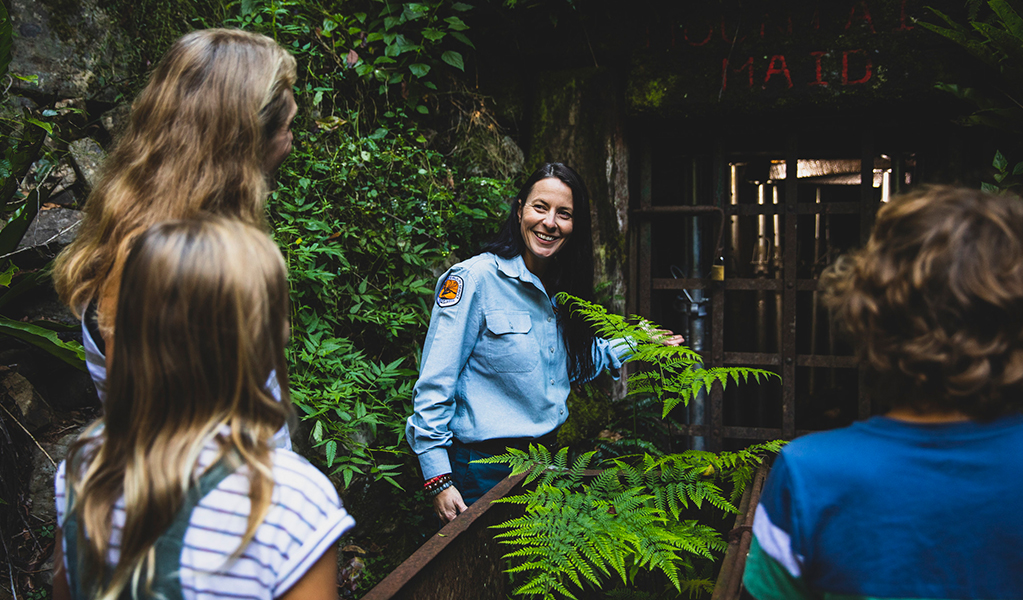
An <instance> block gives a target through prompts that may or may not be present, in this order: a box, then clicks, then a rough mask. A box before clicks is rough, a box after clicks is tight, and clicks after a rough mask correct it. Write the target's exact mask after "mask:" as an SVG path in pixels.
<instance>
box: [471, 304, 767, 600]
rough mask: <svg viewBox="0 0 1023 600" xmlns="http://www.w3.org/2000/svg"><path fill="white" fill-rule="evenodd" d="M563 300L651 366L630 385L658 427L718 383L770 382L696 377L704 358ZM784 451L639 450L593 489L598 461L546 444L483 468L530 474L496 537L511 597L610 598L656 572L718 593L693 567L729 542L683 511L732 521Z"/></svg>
mask: <svg viewBox="0 0 1023 600" xmlns="http://www.w3.org/2000/svg"><path fill="white" fill-rule="evenodd" d="M559 302H560V303H561V304H562V305H563V306H566V307H568V308H569V310H573V311H577V312H578V313H579V314H580V315H582V316H583V317H584V318H585V319H586V320H587V321H589V322H590V323H591V324H592V325H593V326H594V329H595V330H596V331H597V332H598V335H600V336H602V337H605V338H608V339H617V340H621V341H622V342H621V343H626V344H628V345H629V350H630V351H629V354H630V355H631V360H632V361H636V362H641V363H645V364H646V366H647V367H648V368H647V369H644V370H640V371H639V372H637V373H634V374H633V375H631V376H630V377H629V387H630V391H631V392H632V394H634V395H638V396H639V397H646V398H649V399H651V400H655V401H656V402H657V403H659V404H660V405H661V406H662V409H661V417H662V418H664V417H666V416H667V415H668V414H669V413H670V412H671V410H672V409H673V408H674V407H675V406H677V405H679V404H683V405H684V404H688V402H689V400H691V399H692V398H693V397H694V396H695V394H696V393H698V391H699V390H703V389H706V390H709V389H710V387H711V386H712V385H713V384H714V383H715V382H717V383H719V384H720V385H722V386H725V385H727V384H729V383H737V382H739V381H740V380H742V381H747V380H748V379H749V378H750V377H753V378H754V379H755V380H756V381H757V382H759V381H761V380H762V379H766V378H768V377H771V376H777V375H775V374H774V373H771V372H769V371H763V370H759V369H749V368H740V367H729V368H724V367H722V368H711V369H706V368H703V365H702V362H701V359H700V356H699V354H697V353H695V352H693V351H692V350H690V349H689V348H686V347H684V346H679V347H671V346H665V345H663V344H662V343H661V342H662V341H663V339H664V337H665V336H666V335H667V334H666V332H664V331H663V330H661V329H660V328H658V327H657V326H656V325H655V324H654V323H652V322H650V321H648V320H646V319H643V318H641V317H636V316H633V317H632V318H630V319H626V318H623V317H621V316H618V315H613V314H609V313H607V311H606V310H605V309H604V308H602V307H600V306H599V305H595V304H592V303H589V302H585V301H583V300H580V299H578V298H574V297H572V296H568V295H561V296H559ZM622 442H624V440H620V441H619V442H617V443H622ZM632 444H633V445H636V441H633V442H632ZM604 445H605V446H609V445H614V444H604ZM781 446H782V442H768V443H765V444H759V445H755V446H751V447H749V448H747V449H745V450H742V451H739V452H724V453H720V454H714V453H711V452H700V451H693V450H688V451H685V452H682V453H681V454H664V453H662V452H660V451H659V449H657V448H656V447H655V446H654V445H653V444H652V443H650V442H649V441H646V442H645V444H644V445H642V447H644V448H647V449H649V450H650V451H649V452H645V453H643V454H642V455H627V456H618V457H617V458H613V459H610V460H607V461H606V462H605V464H606V466H607V468H605V469H604V470H603V471H602V472H601V473H600V474H599V475H598V476H596V477H595V478H594V479H593V480H592V481H590V482H587V479H586V478H585V477H584V471H585V470H586V469H587V468H588V467H589V466H590V465H591V464H592V463H593V462H594V458H595V456H596V455H597V452H596V451H592V452H587V453H584V454H582V455H581V456H580V457H578V458H577V459H576V460H575V461H574V462H573V463H572V465H571V466H569V464H568V450H567V449H566V448H562V449H561V450H560V451H559V452H558V453H557V454H556V455H555V456H554V457H552V456H551V455H550V452H549V451H548V450H547V449H546V448H544V447H542V446H531V447H530V449H529V452H524V451H521V450H514V449H509V451H508V453H507V454H504V455H501V456H496V457H492V458H489V459H484V460H483V461H481V462H503V463H508V464H510V465H511V467H512V472H513V473H514V474H519V473H528V475H527V477H526V484H527V485H528V484H530V483H535V487H534V488H532V489H530V490H529V491H527V492H526V493H524V494H522V495H519V496H514V497H511V498H507V499H504V500H501V502H512V503H517V504H522V505H524V506H525V515H524V516H523V517H521V518H518V519H513V520H511V521H508V522H506V523H502V524H501V525H499V526H498V527H499V528H502V529H505V530H506V531H504V532H502V533H500V534H499V535H498V536H497V537H499V538H501V539H502V540H503V542H504V543H506V544H509V545H511V546H513V547H514V549H513V550H512V551H511V552H509V553H508V554H506V555H505V558H507V559H509V560H510V561H511V567H510V568H509V572H510V573H513V574H524V576H525V577H526V580H525V581H524V582H523V583H521V584H520V585H519V586H518V587H517V588H516V589H515V593H516V594H519V595H525V596H537V597H542V598H544V599H548V598H555V597H557V596H558V595H560V596H561V597H567V598H575V597H576V594H577V593H579V590H580V589H583V588H585V587H594V588H599V589H601V590H602V591H607V589H608V588H609V587H611V585H612V584H611V583H610V582H608V581H607V580H608V579H610V578H612V576H613V575H616V576H617V578H618V579H620V580H621V582H622V585H631V584H632V583H633V580H634V579H635V578H636V577H637V574H638V573H640V572H651V571H657V572H660V573H662V574H663V576H664V577H665V578H666V579H667V581H668V582H670V585H671V586H672V587H673V588H674V590H675V591H676V592H683V591H685V592H686V593H687V594H690V595H699V594H700V593H701V592H704V591H709V589H710V588H712V587H713V583H712V582H711V581H710V579H709V578H708V577H707V576H706V573H705V571H704V570H701V569H700V564H699V561H700V559H704V561H709V560H712V559H713V558H714V553H715V552H722V551H723V550H724V548H725V546H726V544H725V542H724V541H723V540H722V539H721V536H720V534H719V533H718V532H717V530H715V529H714V528H713V527H711V526H710V525H708V524H706V523H701V522H700V521H699V520H698V519H694V518H691V517H692V515H691V514H690V513H692V512H693V511H699V510H701V509H709V510H712V511H716V512H718V513H735V512H738V511H737V510H736V507H735V506H736V503H737V501H738V499H739V497H740V496H742V493H743V491H744V490H745V488H746V486H747V485H748V484H749V483H750V481H752V479H753V476H754V473H755V471H756V469H757V468H758V467H759V465H760V463H761V462H762V461H763V459H764V455H765V454H767V453H774V452H777V451H778V450H779V449H780V448H781ZM687 515H688V516H687Z"/></svg>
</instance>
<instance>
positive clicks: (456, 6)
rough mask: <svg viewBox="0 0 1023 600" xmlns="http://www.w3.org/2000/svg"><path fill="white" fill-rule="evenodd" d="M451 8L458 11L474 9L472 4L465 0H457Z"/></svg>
mask: <svg viewBox="0 0 1023 600" xmlns="http://www.w3.org/2000/svg"><path fill="white" fill-rule="evenodd" d="M451 8H452V9H454V10H457V11H458V12H465V11H467V10H472V5H471V4H466V3H465V2H455V3H454V4H452V5H451Z"/></svg>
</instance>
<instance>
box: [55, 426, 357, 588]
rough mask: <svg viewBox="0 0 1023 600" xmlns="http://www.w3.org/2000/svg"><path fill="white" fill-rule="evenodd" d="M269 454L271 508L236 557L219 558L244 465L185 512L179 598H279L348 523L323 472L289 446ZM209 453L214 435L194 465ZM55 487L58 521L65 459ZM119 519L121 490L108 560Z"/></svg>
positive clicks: (231, 543)
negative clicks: (186, 521)
mask: <svg viewBox="0 0 1023 600" xmlns="http://www.w3.org/2000/svg"><path fill="white" fill-rule="evenodd" d="M271 456H272V460H273V476H274V491H273V497H272V504H271V507H270V511H269V513H268V514H267V516H266V519H265V520H264V521H263V523H262V524H260V525H259V527H258V529H257V530H256V536H255V538H254V539H253V540H252V542H250V543H249V545H248V546H246V547H245V550H244V551H243V552H242V554H241V556H240V557H239V558H238V559H237V560H235V561H233V562H231V563H226V561H227V558H228V557H229V556H230V555H231V554H232V553H233V552H234V551H235V550H237V549H238V546H239V543H240V542H241V539H242V536H243V535H244V533H245V529H246V525H247V519H248V514H249V507H250V503H249V496H248V491H249V481H248V477H247V475H246V473H247V469H246V467H245V466H242V467H241V468H239V469H238V470H237V471H236V472H234V473H232V474H231V475H229V476H227V478H225V479H224V480H223V481H222V482H221V483H220V484H219V485H218V486H217V487H216V488H215V489H214V490H213V491H211V492H210V493H209V494H207V495H206V496H205V497H204V498H203V499H202V500H201V501H200V502H199V504H198V506H196V508H195V510H194V511H193V512H192V516H191V519H190V521H189V526H188V530H187V531H186V533H185V537H184V549H183V550H182V554H181V571H180V574H181V589H182V591H183V593H184V597H185V600H214V599H217V598H230V599H252V600H271V599H273V598H279V597H280V596H282V595H283V594H284V593H285V592H287V591H288V590H289V589H290V588H291V587H292V586H294V585H295V583H296V582H298V581H299V580H300V579H301V578H302V577H303V576H304V575H305V573H306V572H307V571H308V570H309V568H310V567H312V566H313V564H314V563H315V562H316V561H317V560H318V559H319V558H320V557H321V556H322V555H323V553H324V552H326V551H327V550H328V549H329V548H330V547H331V545H332V544H334V543H336V542H337V539H338V538H339V537H340V536H341V535H343V534H344V533H345V532H346V531H348V530H349V529H351V528H352V527H354V526H355V520H354V519H353V518H352V517H351V515H349V514H348V512H347V511H345V509H344V507H343V506H342V505H341V500H340V499H339V498H338V495H337V491H336V490H335V489H334V486H333V485H332V484H331V483H330V480H329V479H327V477H326V476H325V475H323V473H321V472H320V471H319V470H317V469H316V468H315V467H313V466H312V465H310V464H309V463H308V462H307V461H306V460H305V459H304V458H302V457H301V456H299V455H297V454H295V453H294V452H291V451H290V450H284V449H280V448H277V449H274V450H272V452H271ZM216 457H217V450H216V443H215V442H211V443H210V445H209V446H208V447H207V448H206V449H205V450H203V452H202V454H201V456H200V459H199V466H200V469H205V468H206V467H208V466H209V465H210V464H211V463H212V462H213V461H215V460H216ZM55 487H56V501H57V524H58V525H59V526H60V527H63V526H64V517H65V514H66V510H67V499H66V495H65V463H64V462H61V464H60V467H59V468H58V470H57V476H56V482H55ZM124 520H125V513H124V498H121V499H120V500H118V502H117V504H115V506H114V513H113V532H112V534H111V545H110V551H109V554H108V556H107V561H108V563H109V564H110V565H111V566H113V565H115V564H116V563H117V560H118V558H119V556H120V550H119V548H120V541H121V532H122V528H123V526H124ZM65 550H66V546H65ZM65 572H66V570H65Z"/></svg>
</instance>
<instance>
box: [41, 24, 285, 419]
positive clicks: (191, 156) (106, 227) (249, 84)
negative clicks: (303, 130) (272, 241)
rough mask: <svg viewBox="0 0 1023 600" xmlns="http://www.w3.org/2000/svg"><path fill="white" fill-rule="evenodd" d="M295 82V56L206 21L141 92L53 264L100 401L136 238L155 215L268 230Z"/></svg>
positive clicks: (266, 41) (257, 37) (158, 218)
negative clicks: (209, 218) (210, 218)
mask: <svg viewBox="0 0 1023 600" xmlns="http://www.w3.org/2000/svg"><path fill="white" fill-rule="evenodd" d="M294 83H295V59H294V57H292V56H291V55H290V54H288V53H287V52H286V51H285V50H284V49H283V48H281V47H280V46H279V45H278V44H277V43H275V42H274V41H273V40H271V39H270V38H268V37H266V36H262V35H258V34H254V33H249V32H245V31H239V30H231V29H209V30H203V31H193V32H191V33H189V34H187V35H185V36H183V37H182V38H180V39H179V40H177V41H176V42H175V43H174V45H173V46H171V48H170V50H168V51H167V54H166V55H165V56H164V57H163V59H162V60H161V62H160V64H159V65H158V66H157V67H156V69H155V71H154V72H153V74H152V76H151V77H150V79H149V82H148V84H147V85H146V87H145V89H143V90H142V92H141V93H140V94H139V96H138V98H136V100H135V102H134V104H133V105H132V113H131V121H130V124H129V125H128V127H127V130H126V132H125V133H124V135H123V136H122V137H121V139H120V140H119V141H118V142H117V144H116V146H115V147H114V149H113V151H112V152H111V154H110V156H109V158H108V159H107V161H106V163H105V164H104V167H103V171H102V173H101V176H100V180H99V182H98V183H97V185H96V187H95V189H94V190H93V192H92V193H91V194H90V196H89V198H88V199H87V201H86V204H85V218H84V219H83V221H82V225H81V229H80V230H79V232H78V236H77V239H76V240H75V241H74V242H73V243H72V244H71V245H70V246H68V247H67V248H66V249H65V250H64V252H62V253H61V255H60V256H59V257H58V258H57V262H56V265H55V268H54V283H55V285H56V288H57V292H58V293H59V294H60V297H61V299H62V300H63V301H64V302H65V303H66V304H67V305H68V306H69V307H71V310H72V311H74V312H75V314H76V315H77V316H78V317H79V318H81V319H82V323H83V338H84V344H85V347H86V356H87V362H88V367H89V370H90V373H91V374H92V376H93V379H94V380H95V382H96V388H97V392H98V393H99V395H100V398H101V399H102V398H104V396H105V379H106V362H105V354H106V353H107V345H108V344H109V343H110V341H111V340H112V339H113V331H114V324H115V322H116V318H115V313H116V299H117V294H118V288H119V286H120V283H121V280H122V270H123V265H124V260H125V256H126V255H127V252H128V248H129V247H130V246H131V243H132V240H133V238H134V237H136V236H137V235H138V234H139V233H141V232H142V231H145V230H146V228H147V227H149V226H150V225H153V224H154V223H159V222H161V221H166V220H170V219H183V218H193V217H197V216H200V215H218V216H222V217H226V218H230V219H236V220H238V221H241V222H244V223H248V224H250V225H254V226H256V227H259V228H262V229H266V222H265V208H264V205H265V201H266V197H267V194H268V180H269V177H270V176H271V175H272V174H273V172H274V171H275V170H276V169H277V167H278V166H279V165H280V163H281V161H283V160H284V158H285V157H286V156H287V155H288V153H289V152H290V151H291V139H292V138H291V131H290V126H291V121H292V119H293V118H294V117H295V113H296V106H295V100H294V98H293V96H292V91H291V88H292V86H293V85H294ZM267 375H269V373H264V381H266V378H267ZM285 439H286V438H285Z"/></svg>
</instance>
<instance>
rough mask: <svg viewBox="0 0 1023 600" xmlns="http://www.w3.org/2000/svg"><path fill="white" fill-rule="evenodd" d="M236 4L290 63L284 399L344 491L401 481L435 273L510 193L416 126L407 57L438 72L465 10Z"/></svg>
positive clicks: (278, 214)
mask: <svg viewBox="0 0 1023 600" xmlns="http://www.w3.org/2000/svg"><path fill="white" fill-rule="evenodd" d="M239 8H240V10H241V12H240V13H239V15H238V16H237V17H235V18H233V19H231V20H229V24H231V25H235V26H241V27H245V28H249V29H254V30H256V31H259V32H262V33H265V34H267V35H270V36H272V37H274V38H275V39H277V40H278V42H279V43H281V44H282V45H284V46H285V47H286V48H288V49H289V50H290V51H291V52H292V53H293V54H294V55H295V56H296V58H297V59H298V61H299V65H300V67H299V81H298V84H297V86H296V87H297V90H296V100H297V101H298V103H299V106H300V109H299V116H298V118H297V119H296V123H295V125H294V126H293V132H294V134H295V142H294V150H293V152H292V155H291V157H290V158H289V159H288V160H287V161H286V162H285V164H284V165H283V166H282V168H281V169H280V171H279V172H278V174H277V178H276V179H277V189H276V190H275V191H274V192H273V194H272V197H271V200H270V213H271V225H272V229H273V231H274V235H275V237H276V239H277V241H278V243H279V244H280V245H281V248H282V249H283V250H284V253H285V256H286V258H287V261H288V265H289V268H290V271H291V273H290V275H291V278H290V279H291V286H292V306H293V310H292V313H293V315H292V337H293V342H292V345H291V348H290V350H289V357H290V366H291V371H290V373H291V378H292V380H291V383H292V393H293V400H294V401H295V403H296V405H297V406H298V407H299V408H300V409H301V411H302V412H303V413H304V415H305V421H306V423H307V424H309V434H310V435H311V438H312V441H313V443H314V445H315V446H317V447H318V448H320V450H321V452H322V456H323V458H324V461H325V463H326V465H327V466H328V468H329V469H330V470H331V472H333V473H336V474H338V475H340V476H341V478H342V481H343V482H344V484H345V485H346V486H349V485H351V484H352V482H353V481H354V480H355V478H357V477H368V478H371V479H372V480H382V481H387V482H389V483H391V484H393V485H395V486H400V482H399V479H400V478H399V477H398V475H399V473H400V471H401V467H402V464H403V462H404V460H405V457H406V456H407V454H406V450H403V449H402V448H403V439H404V435H403V428H404V422H405V418H406V417H407V416H408V415H409V414H411V404H410V398H411V388H412V384H413V383H414V377H415V375H416V371H415V368H416V358H417V353H418V350H419V346H420V344H421V343H422V339H423V337H424V336H425V333H426V326H427V324H428V319H429V314H430V304H429V301H430V297H431V296H432V294H433V288H434V284H435V281H436V277H437V276H438V275H439V274H440V273H439V268H440V266H441V265H442V264H443V263H444V262H445V261H452V260H454V257H455V256H457V255H456V253H461V254H462V255H463V256H467V255H469V254H471V253H472V251H473V250H474V248H475V246H476V245H478V244H479V243H480V242H481V241H482V240H483V239H485V238H487V237H489V235H490V234H491V233H492V232H493V231H494V230H495V227H496V225H497V224H498V223H499V222H500V220H501V217H502V215H503V214H504V211H505V210H506V206H507V205H506V198H507V197H508V196H510V194H511V191H510V189H509V188H508V181H507V180H500V179H490V178H486V177H469V176H467V175H466V174H465V173H466V172H467V167H466V166H465V165H464V164H461V163H459V162H458V161H454V160H452V159H451V158H450V157H449V156H445V155H444V154H442V153H441V151H440V150H439V149H437V144H433V145H431V144H429V143H428V138H427V136H430V137H433V136H432V134H431V132H429V131H427V130H426V128H425V126H424V125H423V124H422V123H420V122H419V121H418V120H417V118H418V117H420V116H421V115H420V113H422V112H424V111H423V110H422V109H421V108H420V107H422V106H424V105H423V104H422V102H425V101H428V100H424V98H423V96H422V95H421V94H420V95H417V94H416V93H412V92H410V90H412V89H413V87H415V86H419V87H415V89H417V90H419V92H422V93H425V92H426V91H428V90H429V89H430V88H436V87H437V86H436V85H434V84H433V83H432V82H430V80H429V78H427V77H426V74H427V73H425V72H423V70H422V69H421V68H420V67H418V66H417V65H428V66H429V67H430V68H429V69H427V71H429V73H430V74H437V73H438V72H439V71H440V69H441V68H442V67H441V65H447V64H451V63H452V62H453V59H452V58H451V54H450V53H451V52H453V50H450V49H448V46H446V45H445V44H446V43H447V42H448V40H449V39H451V40H453V41H455V43H458V44H462V45H464V44H465V41H460V38H462V37H464V35H463V34H462V33H461V32H462V31H464V30H465V29H466V26H465V24H464V23H462V22H461V20H460V19H458V18H456V17H454V16H451V15H450V14H449V13H451V12H452V11H454V12H460V11H461V12H464V11H466V10H468V9H469V8H471V7H470V6H468V5H465V4H457V5H452V4H451V3H448V2H432V3H426V4H403V5H402V4H394V3H384V2H377V1H375V0H368V1H365V2H362V3H350V4H346V6H345V10H344V11H338V9H337V7H336V6H334V4H333V3H326V2H323V3H319V2H310V1H303V2H297V1H288V0H284V1H266V2H255V1H254V2H243V3H242V4H241V5H240V6H239ZM441 34H443V35H441ZM456 34H457V35H456ZM349 52H353V53H355V54H358V55H359V57H358V58H355V57H354V56H352V57H351V59H350V58H349V57H350V56H351V55H350V54H349ZM445 56H447V59H445V58H444V57H445ZM459 58H460V57H459ZM367 65H372V69H371V70H368V69H367V68H365V67H366V66H367ZM410 86H413V87H410ZM406 100H407V102H406ZM409 111H411V112H409Z"/></svg>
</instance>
